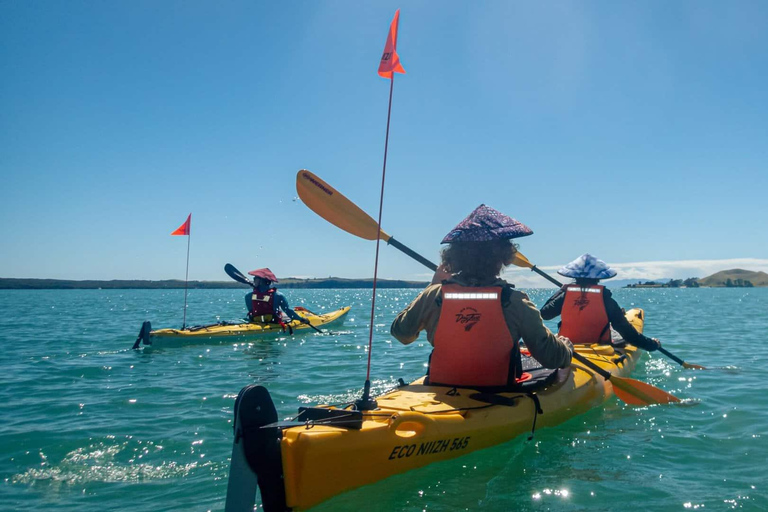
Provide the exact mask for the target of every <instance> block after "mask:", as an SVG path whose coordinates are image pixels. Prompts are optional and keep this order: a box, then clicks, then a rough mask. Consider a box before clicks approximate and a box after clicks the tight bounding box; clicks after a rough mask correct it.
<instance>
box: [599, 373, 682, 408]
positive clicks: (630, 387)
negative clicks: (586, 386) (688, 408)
mask: <svg viewBox="0 0 768 512" xmlns="http://www.w3.org/2000/svg"><path fill="white" fill-rule="evenodd" d="M610 380H611V383H612V384H613V392H614V393H616V396H617V397H619V399H621V400H622V401H624V402H626V403H628V404H630V405H652V404H669V403H673V402H679V401H680V399H679V398H677V397H676V396H674V395H671V394H669V393H667V392H666V391H664V390H663V389H659V388H657V387H656V386H652V385H650V384H647V383H645V382H642V381H639V380H636V379H630V378H627V377H617V376H615V375H611V379H610Z"/></svg>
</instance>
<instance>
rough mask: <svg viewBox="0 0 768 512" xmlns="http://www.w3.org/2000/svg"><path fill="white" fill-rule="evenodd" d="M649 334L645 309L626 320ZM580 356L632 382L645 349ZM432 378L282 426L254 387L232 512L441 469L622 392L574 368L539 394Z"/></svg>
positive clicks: (310, 411) (244, 405)
mask: <svg viewBox="0 0 768 512" xmlns="http://www.w3.org/2000/svg"><path fill="white" fill-rule="evenodd" d="M626 315H627V318H628V319H629V321H630V323H632V325H633V326H634V327H635V328H636V329H637V330H638V331H640V332H642V329H643V316H644V314H643V310H641V309H633V310H630V311H628V312H627V313H626ZM577 351H578V352H579V353H580V354H581V355H583V356H584V357H585V358H587V359H588V360H589V361H590V362H592V363H594V364H595V365H597V366H599V367H600V368H602V369H603V370H606V371H608V372H610V373H611V374H612V375H614V376H618V377H626V376H628V375H629V374H630V372H631V371H632V370H633V369H634V367H635V364H636V363H637V361H638V359H639V358H640V351H639V350H638V349H637V348H635V347H633V346H631V345H625V346H623V347H621V348H618V347H615V346H610V345H588V346H580V347H578V348H577ZM423 382H424V379H423V378H422V379H418V380H416V381H414V382H412V383H410V384H407V385H405V384H404V385H401V386H399V387H398V388H397V389H395V390H393V391H391V392H388V393H386V394H384V395H382V396H378V397H376V401H377V404H378V407H377V408H376V409H375V410H372V411H357V410H355V409H354V406H353V405H351V404H350V405H349V406H347V407H341V408H336V407H329V406H319V407H313V408H300V410H299V414H298V415H297V417H296V418H295V419H294V420H293V421H288V422H279V421H278V417H277V412H276V409H275V406H274V404H273V403H272V399H271V398H270V396H269V393H268V391H267V390H266V389H265V388H263V387H261V386H248V387H246V388H244V389H243V390H242V391H241V392H240V395H239V396H238V399H237V402H236V404H235V425H234V428H235V441H234V445H233V451H232V462H231V466H230V474H229V483H228V489H227V503H226V510H227V511H228V512H239V511H248V512H250V511H252V510H253V505H254V502H255V496H256V490H257V486H258V488H259V490H260V491H261V501H262V505H263V507H264V510H266V511H268V512H269V511H270V510H303V509H307V508H309V507H312V506H314V505H317V504H318V503H320V502H322V501H325V500H327V499H329V498H331V497H333V496H335V495H337V494H340V493H343V492H345V491H348V490H350V489H353V488H356V487H359V486H363V485H366V484H371V483H374V482H377V481H379V480H382V479H384V478H387V477H389V476H392V475H395V474H398V473H403V472H406V471H410V470H412V469H416V468H419V467H421V466H425V465H427V464H431V463H433V462H437V461H442V460H447V459H452V458H455V457H460V456H462V455H465V454H467V453H469V452H472V451H475V450H481V449H484V448H489V447H492V446H495V445H497V444H499V443H503V442H506V441H509V440H511V439H514V438H515V437H517V436H519V435H520V434H523V433H526V432H531V431H532V429H533V428H534V426H535V427H537V428H539V427H551V426H555V425H558V424H560V423H562V422H564V421H566V420H568V419H570V418H572V417H574V416H576V415H578V414H582V413H584V412H586V411H588V410H590V409H592V408H593V407H595V406H598V405H600V404H601V403H603V402H604V401H605V400H607V399H608V398H610V397H611V396H612V395H613V386H612V384H611V382H610V381H609V380H604V379H603V378H602V377H601V376H599V375H597V374H596V373H595V371H594V370H592V369H589V368H587V367H586V366H583V365H582V364H580V363H578V362H574V363H573V365H572V366H571V367H570V368H566V369H561V370H558V371H557V373H556V376H555V378H554V380H552V381H551V382H549V383H548V384H547V385H546V387H543V388H541V389H537V390H536V391H535V392H527V393H526V392H511V393H507V392H505V393H494V394H490V393H479V392H477V390H473V389H464V388H458V389H457V388H450V387H442V386H430V385H424V383H423Z"/></svg>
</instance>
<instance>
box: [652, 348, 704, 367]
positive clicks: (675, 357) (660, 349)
mask: <svg viewBox="0 0 768 512" xmlns="http://www.w3.org/2000/svg"><path fill="white" fill-rule="evenodd" d="M659 352H661V353H662V354H664V355H665V356H667V357H668V358H670V359H671V360H673V361H674V362H676V363H677V364H679V365H680V366H682V367H683V368H688V369H690V370H706V369H707V368H706V367H704V366H701V365H698V364H693V363H686V362H685V361H683V360H682V359H680V358H679V357H677V356H676V355H675V354H673V353H671V352H670V351H668V350H667V349H665V348H664V347H662V346H659Z"/></svg>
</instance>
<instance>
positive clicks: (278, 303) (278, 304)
mask: <svg viewBox="0 0 768 512" xmlns="http://www.w3.org/2000/svg"><path fill="white" fill-rule="evenodd" d="M281 309H282V310H283V311H285V314H286V315H288V316H289V317H290V318H291V320H298V321H299V322H302V323H309V320H307V319H306V318H303V317H302V316H301V315H299V314H298V313H296V312H295V311H294V310H292V309H291V308H290V306H288V300H286V298H285V295H283V294H282V293H280V292H275V314H278V315H279V314H280V310H281Z"/></svg>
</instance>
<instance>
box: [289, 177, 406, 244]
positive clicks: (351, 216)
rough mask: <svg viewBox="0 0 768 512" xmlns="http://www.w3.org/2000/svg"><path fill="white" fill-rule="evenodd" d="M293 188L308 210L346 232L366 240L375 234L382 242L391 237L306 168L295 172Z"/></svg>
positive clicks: (372, 238) (353, 204)
mask: <svg viewBox="0 0 768 512" xmlns="http://www.w3.org/2000/svg"><path fill="white" fill-rule="evenodd" d="M296 192H298V193H299V197H300V198H301V200H302V201H304V204H306V205H307V206H308V207H309V209H310V210H312V211H313V212H315V213H316V214H318V215H319V216H321V217H322V218H324V219H325V220H327V221H328V222H330V223H331V224H333V225H334V226H336V227H338V228H341V229H343V230H344V231H346V232H347V233H351V234H353V235H355V236H359V237H360V238H364V239H366V240H376V238H377V237H378V236H379V234H381V239H382V240H384V241H385V242H388V241H389V239H390V238H391V237H390V236H389V235H388V234H386V233H385V232H384V230H379V227H378V225H377V223H376V221H375V220H373V218H371V217H370V216H369V215H368V214H367V213H365V212H364V211H363V210H361V209H360V208H359V207H358V206H357V205H356V204H355V203H353V202H352V201H350V200H349V199H347V198H346V197H344V195H343V194H341V193H340V192H339V191H338V190H336V189H335V188H333V187H332V186H330V185H329V184H327V183H326V182H324V181H323V180H321V179H320V178H318V177H317V176H316V175H314V174H312V173H311V172H309V171H308V170H306V169H302V170H300V171H299V173H298V174H297V175H296Z"/></svg>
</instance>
